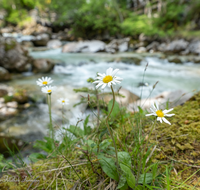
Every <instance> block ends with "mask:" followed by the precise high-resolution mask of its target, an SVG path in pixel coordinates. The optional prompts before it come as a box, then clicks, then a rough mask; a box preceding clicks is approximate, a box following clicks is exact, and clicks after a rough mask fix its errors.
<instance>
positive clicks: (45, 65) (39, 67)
mask: <svg viewBox="0 0 200 190" xmlns="http://www.w3.org/2000/svg"><path fill="white" fill-rule="evenodd" d="M53 68H54V64H53V63H52V62H51V61H50V60H47V59H35V60H34V61H33V68H32V69H33V72H34V73H49V72H51V71H52V70H53Z"/></svg>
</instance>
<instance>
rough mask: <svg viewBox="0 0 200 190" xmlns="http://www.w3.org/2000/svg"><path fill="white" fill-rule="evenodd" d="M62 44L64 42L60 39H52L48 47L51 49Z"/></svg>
mask: <svg viewBox="0 0 200 190" xmlns="http://www.w3.org/2000/svg"><path fill="white" fill-rule="evenodd" d="M61 46H62V42H61V41H60V40H50V41H48V43H47V47H48V48H50V49H57V48H59V47H61Z"/></svg>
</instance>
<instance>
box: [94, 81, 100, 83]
mask: <svg viewBox="0 0 200 190" xmlns="http://www.w3.org/2000/svg"><path fill="white" fill-rule="evenodd" d="M99 82H101V81H99V80H96V81H94V82H93V83H99Z"/></svg>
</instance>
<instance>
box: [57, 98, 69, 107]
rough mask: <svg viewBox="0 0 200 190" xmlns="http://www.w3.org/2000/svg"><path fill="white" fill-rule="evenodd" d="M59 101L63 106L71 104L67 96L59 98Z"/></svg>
mask: <svg viewBox="0 0 200 190" xmlns="http://www.w3.org/2000/svg"><path fill="white" fill-rule="evenodd" d="M57 101H58V102H59V103H60V104H62V105H63V106H64V105H67V104H69V100H68V99H67V98H59V99H58V100H57Z"/></svg>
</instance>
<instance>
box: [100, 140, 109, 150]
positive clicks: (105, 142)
mask: <svg viewBox="0 0 200 190" xmlns="http://www.w3.org/2000/svg"><path fill="white" fill-rule="evenodd" d="M111 143H112V140H111V139H105V140H103V141H102V142H101V143H100V144H99V148H100V150H101V149H102V150H103V149H107V148H108V146H110V145H111Z"/></svg>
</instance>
